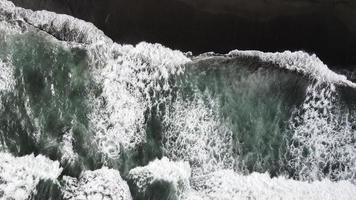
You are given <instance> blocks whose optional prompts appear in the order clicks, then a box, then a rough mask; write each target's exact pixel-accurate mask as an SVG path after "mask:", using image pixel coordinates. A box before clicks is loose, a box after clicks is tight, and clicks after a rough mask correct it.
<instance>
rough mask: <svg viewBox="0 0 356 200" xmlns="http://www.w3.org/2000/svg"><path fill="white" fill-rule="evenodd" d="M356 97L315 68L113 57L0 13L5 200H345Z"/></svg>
mask: <svg viewBox="0 0 356 200" xmlns="http://www.w3.org/2000/svg"><path fill="white" fill-rule="evenodd" d="M355 184H356V84H355V83H353V82H352V81H350V80H348V79H347V77H346V76H344V75H340V74H337V73H335V72H333V71H331V70H330V69H329V68H328V66H326V65H325V64H324V63H323V62H322V61H321V60H320V59H319V58H318V57H317V56H316V55H310V54H308V53H305V52H302V51H298V52H290V51H286V52H279V53H264V52H259V51H238V50H235V51H231V52H230V53H228V54H225V55H221V54H215V53H206V54H202V55H199V56H192V55H191V54H190V53H184V52H180V51H178V50H171V49H169V48H166V47H164V46H162V45H160V44H150V43H146V42H142V43H139V44H137V45H135V46H132V45H124V44H117V43H114V42H113V41H112V40H111V39H110V38H108V37H106V36H105V35H104V34H103V33H102V32H101V31H100V30H98V29H97V28H96V27H94V25H92V24H90V23H87V22H84V21H81V20H78V19H75V18H73V17H70V16H66V15H58V14H55V13H51V12H47V11H37V12H34V11H31V10H25V9H22V8H17V7H15V6H14V5H13V4H12V3H10V2H8V1H6V0H0V199H95V200H96V199H123V200H126V199H151V200H155V199H162V200H163V199H171V200H174V199H187V200H193V199H204V200H213V199H214V200H215V199H218V200H220V199H221V200H229V199H347V200H348V199H350V200H351V199H353V198H354V197H355V195H356V185H355Z"/></svg>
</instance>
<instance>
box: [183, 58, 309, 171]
mask: <svg viewBox="0 0 356 200" xmlns="http://www.w3.org/2000/svg"><path fill="white" fill-rule="evenodd" d="M258 63H259V62H253V61H251V60H250V61H248V60H244V59H242V60H239V59H230V58H222V57H221V58H212V59H207V60H203V61H200V62H197V63H194V64H192V65H191V66H188V67H186V72H185V75H184V78H183V81H182V82H183V84H182V87H181V89H182V91H183V94H184V95H185V96H186V100H187V101H189V99H190V98H191V97H192V96H194V94H195V93H196V92H198V93H201V94H203V95H204V96H206V95H208V96H207V100H206V101H209V100H211V99H212V100H213V101H216V102H217V103H218V105H219V106H218V107H219V108H218V111H217V112H219V116H220V119H221V120H222V122H223V123H224V124H226V125H227V126H228V127H229V128H230V129H231V131H232V132H233V143H234V145H233V146H234V157H235V159H236V161H237V162H236V163H238V164H237V165H238V166H237V167H238V168H239V169H240V170H242V171H246V172H254V171H257V172H266V171H268V172H269V173H270V174H271V175H272V176H276V175H278V174H282V173H286V172H285V171H286V168H285V161H286V159H287V157H286V154H287V152H288V149H287V148H288V143H289V140H290V135H288V134H287V125H288V120H289V119H290V117H291V115H292V112H293V111H294V110H295V109H296V108H297V107H298V106H299V105H300V104H301V103H302V102H303V100H304V98H305V91H306V87H307V86H308V84H309V81H308V80H307V79H305V78H303V77H301V76H297V75H296V74H293V73H291V72H287V71H285V70H280V69H278V68H275V67H271V66H263V65H260V64H258Z"/></svg>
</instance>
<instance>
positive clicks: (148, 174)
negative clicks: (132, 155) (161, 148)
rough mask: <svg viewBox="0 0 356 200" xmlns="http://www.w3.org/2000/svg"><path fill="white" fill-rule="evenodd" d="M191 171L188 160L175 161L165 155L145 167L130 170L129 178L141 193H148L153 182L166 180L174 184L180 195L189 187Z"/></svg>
mask: <svg viewBox="0 0 356 200" xmlns="http://www.w3.org/2000/svg"><path fill="white" fill-rule="evenodd" d="M190 173H191V171H190V166H189V164H188V163H187V162H173V161H169V159H168V158H166V157H163V158H162V159H161V160H154V161H152V162H150V163H149V164H148V165H146V166H144V167H136V168H134V169H132V170H130V172H129V175H128V179H129V180H130V181H131V182H133V184H134V185H135V187H136V188H137V190H138V192H140V193H146V192H147V189H148V187H149V186H150V185H152V184H153V183H155V182H160V181H164V182H166V183H168V184H172V185H173V187H174V189H175V191H176V192H177V195H178V196H180V195H181V194H182V193H183V192H184V191H185V190H187V189H189V178H190Z"/></svg>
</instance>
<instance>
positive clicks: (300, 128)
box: [288, 82, 356, 181]
mask: <svg viewBox="0 0 356 200" xmlns="http://www.w3.org/2000/svg"><path fill="white" fill-rule="evenodd" d="M354 116H355V113H352V112H351V111H350V110H348V109H347V108H345V107H342V104H341V103H340V99H339V97H338V94H337V91H336V88H335V86H334V85H333V84H322V83H319V82H318V83H316V84H314V85H310V86H309V87H308V88H307V92H306V99H305V101H304V103H303V104H302V105H301V106H300V108H298V109H297V110H296V111H295V113H294V114H293V116H292V117H291V120H290V127H289V129H290V131H291V132H292V133H291V134H292V144H291V145H290V147H289V151H290V154H291V156H292V158H291V159H289V160H288V164H289V166H290V167H291V168H292V169H294V170H296V171H297V174H296V176H297V177H298V178H300V179H302V180H320V179H322V178H325V177H327V178H329V179H331V180H342V179H346V180H351V181H354V180H355V178H356V146H355V139H356V138H355V136H356V131H355V129H354V128H352V127H354V126H355V117H354Z"/></svg>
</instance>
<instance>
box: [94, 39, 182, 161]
mask: <svg viewBox="0 0 356 200" xmlns="http://www.w3.org/2000/svg"><path fill="white" fill-rule="evenodd" d="M113 51H114V52H113V53H112V55H113V57H109V58H108V61H107V63H106V65H105V66H104V68H102V69H100V70H99V71H97V72H94V73H93V74H95V79H96V81H97V83H98V84H102V93H101V94H100V96H98V97H96V98H95V99H93V102H94V105H95V106H94V112H93V113H92V115H91V117H90V118H91V121H92V124H93V128H94V130H96V131H95V132H96V136H95V137H96V141H97V142H98V146H99V148H100V149H101V150H102V151H103V152H104V153H105V154H106V155H108V156H109V157H112V158H114V157H117V156H119V155H120V148H121V147H123V148H124V150H127V149H133V148H134V147H136V146H137V145H138V144H142V143H143V142H144V141H145V115H144V114H145V112H146V111H147V110H149V109H151V108H152V107H153V104H156V103H162V101H164V99H158V100H159V101H160V102H154V101H155V100H154V99H155V97H157V96H158V93H160V92H161V91H162V90H163V91H165V90H169V89H170V86H169V82H168V81H169V78H170V77H171V76H173V75H175V74H177V73H178V74H179V73H181V72H182V68H181V65H182V64H184V63H185V62H188V59H187V58H186V57H185V56H184V55H183V54H182V53H181V52H178V51H172V50H170V49H167V48H165V47H163V46H161V45H158V44H148V43H140V44H138V45H137V46H136V47H133V46H130V45H126V46H116V47H115V48H114V50H113Z"/></svg>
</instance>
